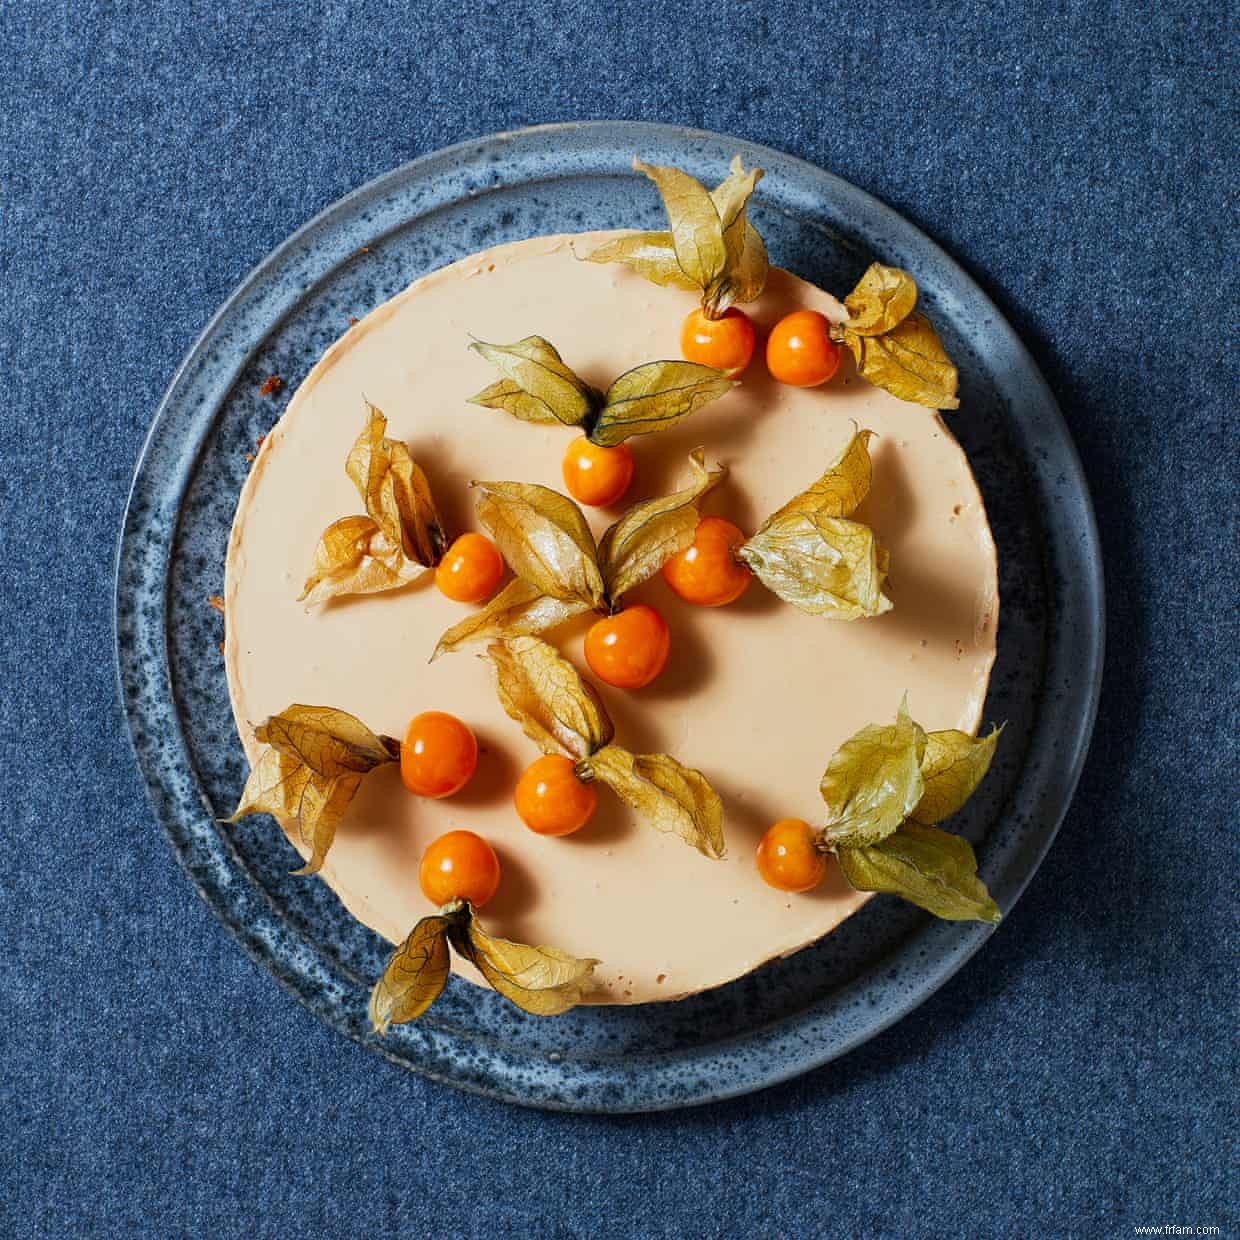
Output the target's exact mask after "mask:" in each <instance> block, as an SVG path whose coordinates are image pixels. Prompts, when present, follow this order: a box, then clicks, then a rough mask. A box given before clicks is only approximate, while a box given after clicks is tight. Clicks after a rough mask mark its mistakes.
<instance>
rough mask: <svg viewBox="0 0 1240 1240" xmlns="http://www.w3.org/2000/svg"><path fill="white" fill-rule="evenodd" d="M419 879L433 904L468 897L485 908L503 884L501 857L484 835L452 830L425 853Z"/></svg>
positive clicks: (433, 843)
mask: <svg viewBox="0 0 1240 1240" xmlns="http://www.w3.org/2000/svg"><path fill="white" fill-rule="evenodd" d="M418 882H419V884H420V885H421V887H422V894H423V895H424V896H425V897H426V898H427V899H428V900H429V901H430V902H431V903H432V904H438V905H443V904H448V903H450V902H451V901H452V900H468V901H469V903H470V904H472V905H473V906H474V908H481V907H482V906H483V905H484V904H485V903H486V902H487V901H488V900H489V899H490V898H491V897H492V896H493V895H494V894H495V891H496V888H498V887H499V858H498V857H497V856H496V855H495V849H493V848H492V847H491V845H490V844H488V843H487V842H486V840H484V839H483V838H482V836H480V835H475V834H474V833H473V832H472V831H449V832H448V833H447V834H446V835H441V836H440V837H439V838H438V839H436V840H432V841H431V843H430V845H429V846H428V847H427V849H426V852H424V853H423V854H422V864H421V866H420V867H419V869H418Z"/></svg>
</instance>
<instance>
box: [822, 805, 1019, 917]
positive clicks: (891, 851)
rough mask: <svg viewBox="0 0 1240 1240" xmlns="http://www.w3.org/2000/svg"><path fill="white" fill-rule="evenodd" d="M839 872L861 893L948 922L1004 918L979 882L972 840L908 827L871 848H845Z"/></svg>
mask: <svg viewBox="0 0 1240 1240" xmlns="http://www.w3.org/2000/svg"><path fill="white" fill-rule="evenodd" d="M838 857H839V863H840V869H841V870H842V871H843V872H844V877H845V878H846V879H847V880H848V882H849V884H850V885H851V886H852V887H854V888H855V889H856V890H857V891H884V892H890V893H891V894H892V895H898V896H903V897H904V899H906V900H909V901H911V902H912V903H913V904H916V905H918V906H919V907H920V908H924V909H925V910H926V911H927V912H929V913H933V914H934V915H935V916H936V917H942V918H945V919H946V920H948V921H988V922H997V921H999V920H1000V917H1001V914H1000V912H999V907H998V905H996V904H995V902H994V900H993V899H991V896H990V892H989V891H987V890H986V884H985V883H983V882H982V881H981V879H979V878H978V877H977V857H976V856H975V855H974V852H973V847H972V845H971V844H970V843H969V842H968V840H965V839H961V837H960V836H958V835H951V834H949V833H948V832H946V831H943V830H940V829H939V828H938V827H930V826H925V825H923V824H922V823H917V822H906V823H905V824H904V825H903V826H902V827H900V829H899V830H898V831H895V832H894V833H893V834H891V835H889V836H887V837H886V838H884V839H883V840H881V841H879V842H878V843H876V844H872V845H869V846H866V847H851V846H850V847H843V848H840V849H839V852H838Z"/></svg>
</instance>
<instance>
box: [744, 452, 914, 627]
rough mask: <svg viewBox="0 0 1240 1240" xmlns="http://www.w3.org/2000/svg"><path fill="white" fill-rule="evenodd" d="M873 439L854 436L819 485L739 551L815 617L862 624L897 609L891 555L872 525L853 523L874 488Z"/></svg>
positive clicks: (768, 581) (793, 501)
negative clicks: (889, 587) (889, 584)
mask: <svg viewBox="0 0 1240 1240" xmlns="http://www.w3.org/2000/svg"><path fill="white" fill-rule="evenodd" d="M872 434H873V432H871V431H868V430H862V431H857V432H855V433H854V434H853V436H852V438H851V439H850V440H849V441H848V443H847V444H846V445H845V447H844V449H843V451H842V452H841V453H840V455H839V456H838V457H837V458H836V459H835V461H833V462H832V464H831V465H830V466H829V467H828V469H827V471H826V472H825V473H824V474H823V475H822V477H821V478H819V479H818V481H817V482H815V483H814V484H813V485H812V486H811V487H809V488H807V489H806V490H804V491H802V492H801V493H800V494H799V495H796V496H794V497H793V498H792V499H790V500H789V501H788V502H787V503H786V504H785V505H784V506H783V507H782V508H780V509H779V511H778V512H775V513H773V514H772V515H771V516H770V517H768V518H767V519H766V521H764V522H763V524H762V525H761V526H760V527H759V528H758V531H757V533H755V534H754V535H753V536H752V537H751V538H749V539H747V540H746V541H745V542H744V543H742V544H741V546H740V547H739V548H738V549H737V558H738V559H739V560H740V561H741V562H742V563H743V564H745V565H746V566H747V567H748V568H749V569H750V570H751V571H752V572H753V574H754V575H755V576H756V577H757V578H758V580H759V581H761V582H762V584H763V585H765V586H766V587H767V589H768V590H772V591H773V592H774V593H775V594H778V595H779V597H780V598H782V599H783V600H784V601H785V602H787V603H791V604H792V605H793V606H794V607H799V608H800V609H801V610H802V611H805V612H808V613H809V614H810V615H815V616H826V617H828V618H829V619H833V620H857V619H860V618H862V617H866V616H879V615H882V614H883V612H886V611H890V610H891V600H890V599H889V598H888V597H887V596H886V595H885V594H884V593H883V587H884V585H885V583H886V579H887V567H888V557H887V552H886V550H885V548H883V546H882V545H881V544H880V543H879V541H878V539H877V538H876V537H875V536H874V531H873V530H871V529H870V527H869V526H868V525H864V524H862V523H861V522H859V521H854V520H851V519H850V518H851V516H852V514H853V512H854V511H855V510H856V508H857V506H858V505H859V504H860V503H861V501H862V500H863V499H864V498H865V497H866V494H867V493H868V491H869V489H870V478H871V474H872V470H871V465H870V454H869V449H868V446H867V445H868V443H869V440H870V438H871V436H872Z"/></svg>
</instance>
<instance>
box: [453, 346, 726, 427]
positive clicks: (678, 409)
mask: <svg viewBox="0 0 1240 1240" xmlns="http://www.w3.org/2000/svg"><path fill="white" fill-rule="evenodd" d="M470 347H471V348H472V349H473V350H474V351H475V352H476V353H478V354H480V355H481V356H482V357H485V358H486V359H487V360H488V361H489V362H490V363H491V364H492V365H493V366H495V367H497V369H499V371H500V373H501V374H502V375H503V376H504V377H503V378H502V379H501V380H499V381H498V382H497V383H493V384H491V386H490V387H487V388H484V389H483V390H482V391H481V392H479V393H478V395H477V396H474V397H472V403H473V404H476V405H484V406H485V407H486V408H488V409H502V410H504V411H505V412H507V413H510V414H512V415H513V416H514V417H517V418H521V419H522V420H523V421H526V422H559V423H563V424H564V425H566V426H577V427H580V428H581V430H582V432H583V433H584V434H585V435H586V437H587V438H588V439H589V440H590V441H591V442H592V443H596V444H598V445H599V446H600V447H605V448H612V447H615V446H616V445H617V444H620V443H623V442H624V441H625V440H626V439H631V438H632V437H633V436H634V435H649V434H651V433H652V432H654V431H660V430H664V429H666V428H667V427H669V426H674V425H675V424H676V423H677V422H679V421H681V420H682V419H683V418H687V417H688V416H689V415H690V414H691V413H694V412H696V411H697V410H698V409H701V408H702V406H703V405H708V404H709V403H710V402H711V401H713V400H717V399H718V398H719V397H720V396H723V395H725V394H726V393H728V392H730V391H731V390H732V389H733V388H734V387H735V386H736V380H735V379H730V378H728V376H727V375H726V374H725V373H724V372H723V371H722V370H716V369H714V367H711V366H702V365H699V364H698V363H697V362H681V361H662V362H645V363H644V364H642V365H641V366H634V367H633V369H632V370H627V371H625V372H624V374H622V375H621V376H620V377H619V378H618V379H616V381H615V382H614V383H613V384H612V385H611V387H609V388H608V389H607V391H606V392H598V391H596V390H595V389H594V388H592V387H590V386H589V384H587V383H585V382H584V381H583V380H581V379H579V378H578V377H577V376H576V375H575V374H574V373H573V372H572V370H570V369H569V367H568V366H566V365H565V364H564V362H563V361H562V360H561V358H560V355H559V353H558V352H556V350H555V348H554V347H553V346H552V345H551V343H550V342H549V341H546V340H544V339H543V338H542V337H541V336H527V337H526V338H525V339H524V340H519V341H518V342H517V343H516V344H511V345H495V344H486V343H484V342H482V341H475V342H474V343H473V344H472V345H471V346H470Z"/></svg>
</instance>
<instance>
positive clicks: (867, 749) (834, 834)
mask: <svg viewBox="0 0 1240 1240" xmlns="http://www.w3.org/2000/svg"><path fill="white" fill-rule="evenodd" d="M925 751H926V734H925V732H923V731H922V729H921V728H920V727H918V726H917V724H915V723H914V722H913V721H912V719H910V718H909V714H908V706H907V703H905V702H901V703H900V710H899V713H898V714H897V715H896V721H895V723H893V724H869V725H868V726H866V727H864V728H862V729H861V731H860V732H857V733H856V734H854V735H853V736H851V737H850V738H849V739H848V740H846V741H845V742H844V743H843V744H842V745H841V746H840V747H839V748H838V749H837V750H836V751H835V753H834V754H833V755H832V757H831V761H830V762H829V763H828V765H827V769H826V771H825V772H824V774H823V777H822V783H821V784H820V785H819V790H820V791H821V792H822V799H823V800H824V801H825V802H826V804H827V815H828V817H827V826H826V829H825V831H824V832H823V843H824V844H825V845H826V847H828V848H834V847H837V846H842V845H847V846H849V847H853V846H863V845H869V844H877V843H878V842H879V841H880V840H883V839H885V838H886V837H887V836H889V835H890V834H891V833H892V832H893V831H895V830H896V829H897V828H898V827H899V826H900V824H901V823H902V822H904V820H905V819H906V818H908V816H909V815H910V814H911V813H912V812H913V809H914V807H915V806H916V805H917V802H918V801H920V800H921V796H922V793H923V791H924V790H925V784H924V782H923V780H922V776H921V759H922V755H923V754H924V753H925Z"/></svg>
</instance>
